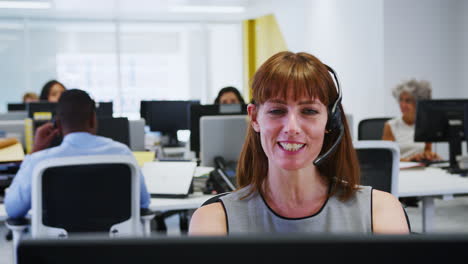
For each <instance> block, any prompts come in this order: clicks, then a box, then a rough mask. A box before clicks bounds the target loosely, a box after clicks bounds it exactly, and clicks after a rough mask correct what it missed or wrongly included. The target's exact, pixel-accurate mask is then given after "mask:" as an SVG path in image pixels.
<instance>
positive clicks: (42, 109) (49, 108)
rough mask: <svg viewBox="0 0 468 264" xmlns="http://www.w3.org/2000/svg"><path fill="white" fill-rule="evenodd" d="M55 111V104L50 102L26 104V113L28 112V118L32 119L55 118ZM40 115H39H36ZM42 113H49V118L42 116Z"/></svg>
mask: <svg viewBox="0 0 468 264" xmlns="http://www.w3.org/2000/svg"><path fill="white" fill-rule="evenodd" d="M56 109H57V103H51V102H33V103H27V104H26V111H27V112H28V117H29V118H32V119H35V120H37V119H41V120H43V119H49V120H50V119H52V118H53V117H54V116H55V112H56ZM37 113H41V114H40V115H36V114H37ZM42 113H50V118H49V116H48V115H45V116H43V115H42Z"/></svg>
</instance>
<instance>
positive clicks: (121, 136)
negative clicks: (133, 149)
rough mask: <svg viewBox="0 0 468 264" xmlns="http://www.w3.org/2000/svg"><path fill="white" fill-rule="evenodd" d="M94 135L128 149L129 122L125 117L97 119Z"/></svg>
mask: <svg viewBox="0 0 468 264" xmlns="http://www.w3.org/2000/svg"><path fill="white" fill-rule="evenodd" d="M96 134H97V135H98V136H103V137H107V138H111V139H113V140H115V141H118V142H120V143H123V144H125V145H127V146H128V147H130V132H129V122H128V119H127V118H126V117H117V118H113V117H98V124H97V132H96Z"/></svg>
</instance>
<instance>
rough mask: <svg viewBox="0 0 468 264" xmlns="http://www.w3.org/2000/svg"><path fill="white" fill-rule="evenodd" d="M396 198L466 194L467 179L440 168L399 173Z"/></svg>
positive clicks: (467, 188)
mask: <svg viewBox="0 0 468 264" xmlns="http://www.w3.org/2000/svg"><path fill="white" fill-rule="evenodd" d="M398 194H399V195H398V196H399V197H409V196H442V195H453V194H468V177H461V176H459V175H456V174H450V173H448V172H446V171H445V170H443V169H440V168H430V167H429V168H411V169H404V170H401V171H400V174H399V177H398Z"/></svg>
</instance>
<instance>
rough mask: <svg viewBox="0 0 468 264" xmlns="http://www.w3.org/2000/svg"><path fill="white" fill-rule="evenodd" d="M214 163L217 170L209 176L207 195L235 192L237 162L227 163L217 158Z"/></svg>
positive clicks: (221, 158) (219, 157)
mask: <svg viewBox="0 0 468 264" xmlns="http://www.w3.org/2000/svg"><path fill="white" fill-rule="evenodd" d="M214 162H215V169H214V170H213V171H212V172H211V173H210V175H209V178H208V180H207V183H206V190H205V193H211V192H212V191H216V192H217V193H223V192H231V191H234V190H235V189H236V162H226V160H225V159H224V158H223V157H221V156H217V157H215V158H214Z"/></svg>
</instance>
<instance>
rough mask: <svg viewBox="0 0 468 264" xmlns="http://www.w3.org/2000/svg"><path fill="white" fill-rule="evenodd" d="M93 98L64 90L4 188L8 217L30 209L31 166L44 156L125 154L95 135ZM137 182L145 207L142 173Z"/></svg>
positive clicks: (121, 148)
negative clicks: (50, 119) (53, 114)
mask: <svg viewBox="0 0 468 264" xmlns="http://www.w3.org/2000/svg"><path fill="white" fill-rule="evenodd" d="M95 107H96V106H95V103H94V101H93V100H92V99H91V98H90V97H89V95H88V94H87V93H86V92H84V91H81V90H78V89H73V90H67V91H65V92H64V93H63V94H62V96H61V97H60V100H59V102H58V105H57V114H56V122H55V126H54V124H52V123H46V124H44V125H42V126H41V127H39V128H38V129H37V131H36V135H35V140H34V146H33V150H32V152H33V153H32V154H31V155H27V156H26V157H25V159H24V160H23V163H22V164H21V167H20V169H19V171H18V173H17V174H16V176H15V177H14V179H13V182H12V184H11V185H10V187H9V188H8V191H7V192H6V197H5V208H6V212H7V214H8V216H9V217H11V218H19V217H24V216H25V215H26V214H27V213H28V211H29V210H30V209H31V185H32V173H33V169H34V167H35V165H36V164H37V163H38V162H40V161H42V160H45V159H53V158H58V157H69V156H83V155H129V156H133V154H132V152H131V151H130V149H129V148H128V147H127V146H125V145H124V144H122V143H119V142H116V141H113V140H112V139H109V138H105V137H100V136H96V135H95V134H96V129H97V120H96V109H95ZM59 134H60V135H63V137H64V138H63V141H62V143H61V144H60V145H59V146H57V147H52V148H48V147H49V146H50V143H51V142H52V140H53V139H54V138H55V137H56V136H57V135H59ZM139 174H140V182H141V187H140V191H141V195H140V206H141V208H148V206H149V203H150V197H149V194H148V191H147V189H146V185H145V181H144V178H143V174H142V173H141V171H139Z"/></svg>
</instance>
